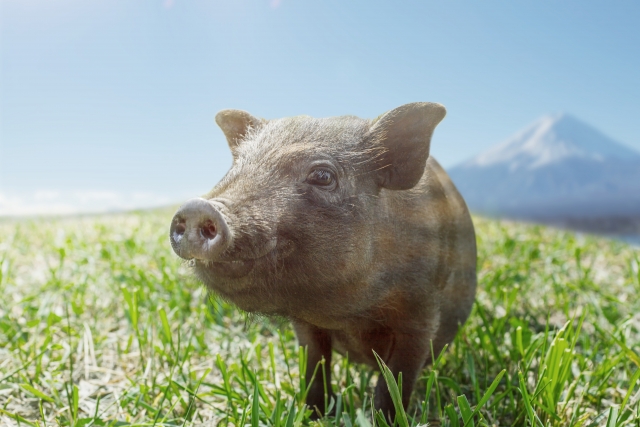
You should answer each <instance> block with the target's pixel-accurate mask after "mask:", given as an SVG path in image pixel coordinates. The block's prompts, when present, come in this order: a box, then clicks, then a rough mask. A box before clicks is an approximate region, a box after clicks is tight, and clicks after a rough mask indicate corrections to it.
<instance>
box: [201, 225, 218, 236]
mask: <svg viewBox="0 0 640 427" xmlns="http://www.w3.org/2000/svg"><path fill="white" fill-rule="evenodd" d="M200 234H201V235H202V237H204V238H205V239H209V240H211V239H213V238H214V237H216V225H215V224H214V223H213V222H211V221H207V222H205V223H204V224H202V227H200Z"/></svg>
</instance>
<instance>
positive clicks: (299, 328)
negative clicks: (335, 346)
mask: <svg viewBox="0 0 640 427" xmlns="http://www.w3.org/2000/svg"><path fill="white" fill-rule="evenodd" d="M294 329H295V331H296V336H297V337H298V342H299V343H300V345H301V346H303V347H304V346H306V347H307V371H306V372H305V379H306V382H307V387H308V386H309V384H310V382H311V378H312V377H313V373H314V371H315V373H316V376H315V378H314V379H313V383H311V387H310V388H309V393H308V394H307V405H308V406H309V407H310V408H311V409H313V410H314V411H316V412H314V415H313V416H314V417H315V416H316V415H317V412H319V413H320V414H324V413H325V411H326V408H325V406H324V403H325V400H324V399H325V392H324V384H325V382H324V378H325V377H326V384H327V392H328V394H329V396H328V400H327V402H329V401H330V400H331V397H332V396H334V394H333V391H332V390H331V335H330V334H329V332H328V331H326V330H324V329H320V328H318V327H316V326H313V325H310V324H308V323H303V322H295V323H294ZM323 358H324V360H325V363H324V365H320V366H318V370H317V371H316V366H317V365H318V363H319V362H320V361H321V360H322V359H323ZM323 368H324V376H323V372H322V369H323Z"/></svg>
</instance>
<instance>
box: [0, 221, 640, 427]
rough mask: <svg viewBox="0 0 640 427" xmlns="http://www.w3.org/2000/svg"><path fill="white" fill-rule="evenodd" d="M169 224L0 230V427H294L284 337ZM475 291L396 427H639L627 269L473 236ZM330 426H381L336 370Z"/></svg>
mask: <svg viewBox="0 0 640 427" xmlns="http://www.w3.org/2000/svg"><path fill="white" fill-rule="evenodd" d="M171 213H172V212H170V211H158V212H152V213H132V214H127V215H112V216H104V217H85V218H75V219H74V218H70V219H61V220H38V221H19V222H16V221H4V222H0V266H1V267H0V425H9V426H11V425H40V426H42V425H69V426H90V425H93V426H106V425H113V426H123V425H172V426H182V425H216V424H221V425H234V426H238V425H252V426H258V425H263V426H282V427H285V426H298V425H308V424H310V423H312V422H310V421H309V415H310V414H311V411H310V410H308V409H306V408H305V406H304V394H305V392H304V390H305V387H306V385H305V383H304V380H303V379H301V378H300V376H299V372H300V371H301V367H302V366H304V364H305V357H304V350H302V349H300V348H298V346H297V344H296V341H295V337H294V334H293V332H292V330H291V328H290V326H289V325H288V324H287V322H286V321H283V320H274V319H260V318H251V317H248V316H246V315H243V314H242V313H239V312H238V311H237V310H236V309H234V307H232V306H230V305H228V304H226V303H223V302H221V301H218V300H216V299H210V298H208V297H207V295H206V293H205V292H204V291H203V289H202V288H201V287H200V286H199V284H198V283H197V282H196V281H195V280H194V279H193V278H192V277H191V276H190V274H189V271H188V270H189V269H188V267H187V266H186V265H184V264H183V263H181V262H180V261H179V260H178V259H177V257H176V256H174V254H173V252H172V251H171V248H170V246H169V243H168V237H167V230H168V225H169V220H170V217H171ZM476 225H477V232H478V242H479V251H480V252H479V283H480V285H479V291H478V297H477V303H476V305H475V307H474V310H473V312H472V314H471V317H470V319H469V321H468V322H467V324H466V325H465V326H464V328H463V329H462V331H461V333H460V334H459V335H458V337H457V338H456V340H455V342H454V343H453V344H452V345H451V346H450V347H449V349H448V351H447V352H446V353H444V354H443V355H442V357H440V358H439V360H438V361H437V362H436V364H435V365H434V366H433V367H432V368H428V369H425V371H424V372H423V378H422V379H421V380H420V381H419V384H418V386H417V390H416V392H415V394H414V396H413V401H412V404H411V407H410V408H409V411H408V412H407V413H406V414H405V415H403V414H400V416H399V417H398V418H397V419H396V422H397V424H398V425H412V426H413V425H424V424H427V423H428V424H429V425H433V426H438V425H442V426H467V427H468V426H481V425H489V426H511V425H513V426H525V425H533V426H607V427H613V426H621V425H624V426H639V425H640V403H639V401H640V390H639V389H640V384H639V382H638V379H639V377H640V369H639V368H640V355H639V354H640V298H638V295H639V294H640V272H639V268H638V264H639V262H640V252H639V251H638V250H637V249H633V248H630V247H629V246H626V245H624V244H621V243H616V242H611V241H606V240H601V239H595V238H590V237H583V236H576V235H574V234H571V233H565V232H559V231H555V230H550V229H546V228H543V227H532V226H524V225H518V224H508V223H499V222H494V221H487V220H482V219H476ZM332 368H333V372H334V376H333V384H331V385H330V386H331V387H333V388H334V389H335V390H336V391H337V392H338V399H337V401H336V402H329V405H333V406H334V409H335V412H336V416H335V417H327V418H325V419H322V420H320V421H318V423H319V425H343V426H346V427H351V426H357V425H359V426H369V425H374V424H376V425H384V424H383V422H382V421H381V418H380V417H379V416H377V415H376V414H372V410H371V405H370V402H371V392H372V385H373V383H374V380H375V378H376V376H375V375H374V374H373V373H372V372H371V371H370V369H368V368H366V367H363V366H358V365H352V364H350V363H349V361H348V360H347V359H346V358H341V357H336V358H335V363H334V365H333V367H332Z"/></svg>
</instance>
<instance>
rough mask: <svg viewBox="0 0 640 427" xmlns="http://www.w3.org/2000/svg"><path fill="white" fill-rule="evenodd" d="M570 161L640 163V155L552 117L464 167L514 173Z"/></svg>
mask: <svg viewBox="0 0 640 427" xmlns="http://www.w3.org/2000/svg"><path fill="white" fill-rule="evenodd" d="M570 158H580V159H590V160H592V161H597V162H602V161H605V160H607V159H621V160H632V159H636V158H637V159H638V160H640V153H637V152H636V151H634V150H632V149H630V148H627V147H625V146H624V145H622V144H620V143H618V142H616V141H614V140H613V139H611V138H609V137H607V136H605V135H604V134H602V133H601V132H600V131H598V130H597V129H595V128H593V127H591V126H590V125H588V124H586V123H584V122H582V121H581V120H579V119H577V118H575V117H574V116H572V115H570V114H567V113H558V114H549V115H546V116H543V117H541V118H539V119H538V120H536V121H535V122H534V123H532V124H531V125H529V126H528V127H526V128H525V129H523V130H521V131H520V132H518V133H516V134H515V135H513V136H512V137H510V138H508V139H507V140H506V141H504V142H502V143H501V144H498V145H497V146H495V147H493V148H491V149H489V150H488V151H486V152H484V153H482V154H480V155H478V156H476V157H474V158H473V159H471V160H469V161H468V162H466V163H465V164H464V165H463V166H490V165H496V164H508V166H509V168H510V169H511V170H513V169H520V168H525V169H537V168H539V167H542V166H546V165H549V164H552V163H557V162H560V161H564V160H567V159H570Z"/></svg>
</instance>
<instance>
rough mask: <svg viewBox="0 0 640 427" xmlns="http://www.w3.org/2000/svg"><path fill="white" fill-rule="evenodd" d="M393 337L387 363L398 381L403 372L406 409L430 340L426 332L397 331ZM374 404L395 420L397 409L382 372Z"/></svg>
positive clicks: (390, 418)
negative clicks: (400, 373)
mask: <svg viewBox="0 0 640 427" xmlns="http://www.w3.org/2000/svg"><path fill="white" fill-rule="evenodd" d="M393 338H394V345H393V350H392V352H391V354H390V355H389V357H388V359H387V360H386V361H385V363H386V365H387V366H388V367H389V369H390V370H391V372H392V373H393V376H394V378H395V379H396V381H397V380H398V373H399V372H402V390H401V393H402V406H403V407H404V408H405V410H406V409H407V406H408V405H409V399H410V398H411V392H412V391H413V387H414V386H415V384H416V381H417V380H418V376H419V375H420V372H421V371H422V368H423V367H424V362H425V360H427V357H428V356H429V351H430V346H429V340H428V339H426V337H425V336H424V332H422V333H415V334H410V333H398V332H395V333H394V334H393ZM374 405H375V408H376V409H381V410H382V413H383V414H384V415H385V416H386V417H387V419H388V420H389V421H390V422H393V420H394V418H395V416H396V410H395V407H394V406H393V401H392V400H391V395H390V394H389V388H388V387H387V383H386V382H385V380H384V377H383V376H382V374H380V377H379V378H378V383H377V384H376V388H375V397H374Z"/></svg>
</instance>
